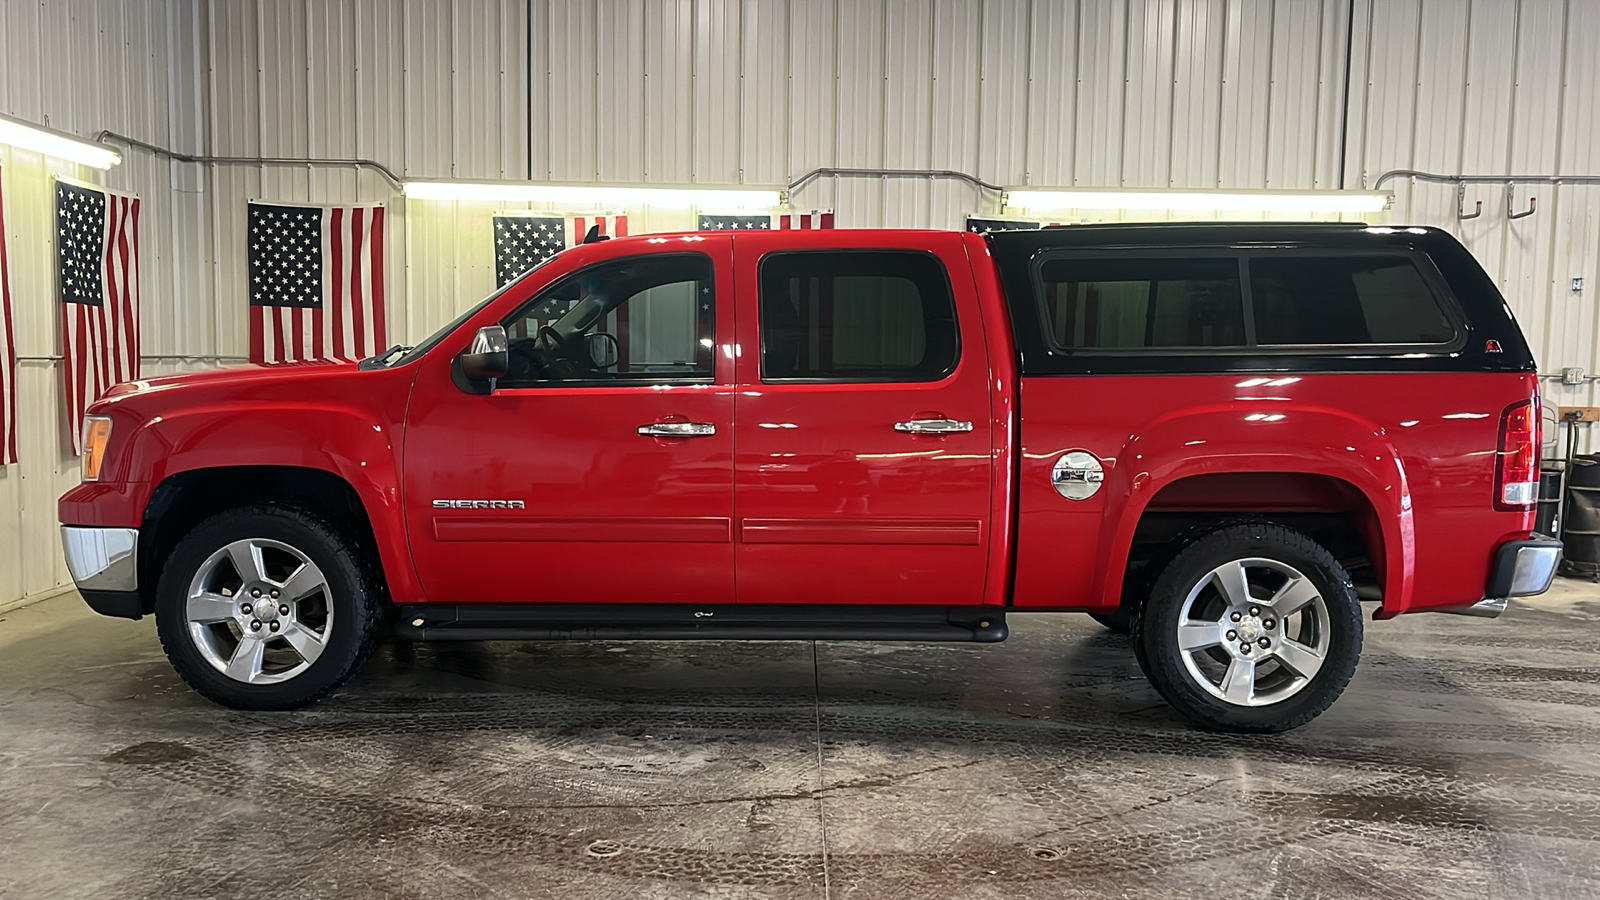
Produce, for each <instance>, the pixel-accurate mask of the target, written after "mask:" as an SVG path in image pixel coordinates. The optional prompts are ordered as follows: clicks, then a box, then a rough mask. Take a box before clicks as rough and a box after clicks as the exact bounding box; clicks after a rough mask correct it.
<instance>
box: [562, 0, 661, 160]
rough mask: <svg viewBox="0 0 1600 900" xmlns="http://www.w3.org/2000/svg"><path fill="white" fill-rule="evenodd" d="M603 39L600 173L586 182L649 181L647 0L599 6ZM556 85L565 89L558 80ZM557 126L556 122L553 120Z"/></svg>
mask: <svg viewBox="0 0 1600 900" xmlns="http://www.w3.org/2000/svg"><path fill="white" fill-rule="evenodd" d="M595 15H596V17H597V26H596V28H595V34H596V35H597V36H598V40H599V43H600V46H599V49H598V51H597V55H598V59H599V63H598V64H597V66H596V70H595V71H596V99H595V104H596V105H595V111H594V119H595V127H596V129H597V130H598V133H597V135H596V138H595V145H596V147H597V148H599V149H598V151H597V153H596V167H595V168H596V171H595V173H594V174H593V175H591V176H589V178H588V179H586V180H598V181H604V182H609V183H612V184H628V183H637V182H641V181H644V180H645V174H644V173H645V166H644V117H643V116H641V115H640V112H641V111H642V110H643V109H644V105H645V95H644V86H645V75H644V3H643V0H601V2H599V3H598V4H597V5H596V7H595ZM553 87H554V89H556V90H560V89H562V83H561V81H560V80H559V79H558V80H557V81H556V82H555V84H554V85H553ZM551 124H552V125H555V123H551Z"/></svg>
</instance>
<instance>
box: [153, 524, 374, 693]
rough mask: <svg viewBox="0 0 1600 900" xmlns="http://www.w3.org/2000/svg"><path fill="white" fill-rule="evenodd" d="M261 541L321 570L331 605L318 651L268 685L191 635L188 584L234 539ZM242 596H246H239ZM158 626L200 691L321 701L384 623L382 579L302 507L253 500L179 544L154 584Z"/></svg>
mask: <svg viewBox="0 0 1600 900" xmlns="http://www.w3.org/2000/svg"><path fill="white" fill-rule="evenodd" d="M257 539H264V540H269V541H274V542H279V543H281V544H284V545H288V546H289V547H292V548H294V549H295V550H296V551H298V552H299V553H301V554H303V555H304V556H305V557H306V558H307V559H309V560H310V561H311V562H312V563H314V564H315V565H316V567H317V568H318V569H319V570H321V573H322V575H323V577H324V579H325V584H326V589H325V591H323V592H322V593H320V594H318V595H317V596H318V599H317V601H316V602H318V603H320V604H325V606H326V607H327V609H328V612H327V616H328V618H327V619H326V623H327V624H326V632H325V633H324V635H323V638H324V640H323V645H322V649H321V651H320V655H317V656H316V658H315V659H314V660H312V661H311V662H310V663H309V665H307V666H306V667H305V669H304V671H301V672H299V674H295V675H292V676H290V677H287V678H285V680H282V681H279V682H275V683H270V684H251V683H248V682H246V681H241V680H236V679H234V678H232V677H229V676H228V675H227V674H225V673H224V672H222V671H220V670H219V669H217V668H216V667H215V665H213V664H212V663H211V662H209V661H208V660H207V658H206V656H205V655H204V653H202V651H201V650H200V648H199V646H197V643H196V640H195V639H193V638H191V635H190V630H189V624H188V616H187V613H186V609H187V603H188V595H189V587H190V584H191V582H192V581H193V580H194V579H195V578H196V576H197V573H198V572H199V571H200V568H201V566H202V565H203V564H205V563H206V561H207V560H208V559H210V558H211V557H212V556H213V554H215V553H217V552H218V551H219V550H221V549H222V548H224V547H227V546H228V545H229V544H230V543H233V542H235V541H242V540H257ZM239 598H240V599H241V600H242V599H244V598H243V594H240V595H239ZM155 607H156V632H157V634H159V635H160V638H161V647H162V649H163V650H165V651H166V654H167V658H168V659H169V660H171V661H172V665H173V668H175V669H177V670H178V674H179V675H180V676H182V677H183V680H184V681H185V682H187V683H188V684H189V686H190V687H192V688H194V689H195V690H196V691H198V692H199V693H200V694H202V695H204V696H206V697H208V698H210V699H211V700H214V701H216V702H217V703H221V704H222V705H224V706H229V707H232V708H234V709H250V710H272V709H294V708H297V707H301V706H305V705H307V704H310V703H314V702H316V701H317V700H320V699H322V698H323V697H325V696H327V695H328V694H330V693H332V692H333V691H334V690H336V689H338V688H339V686H341V685H343V684H344V683H345V682H346V681H348V680H349V679H350V677H351V676H352V675H354V674H355V672H356V670H357V669H359V668H360V667H361V664H362V663H363V662H365V661H366V658H367V656H368V654H370V653H371V652H372V648H373V645H374V644H375V643H376V639H377V632H378V628H379V625H380V624H381V622H382V621H383V604H382V599H381V593H380V591H379V590H378V588H377V579H376V577H375V576H374V573H373V572H372V571H371V569H370V568H369V567H368V566H367V565H366V564H365V562H364V560H363V557H362V554H361V552H360V551H359V549H358V548H357V547H356V545H355V544H354V542H353V541H351V540H350V539H349V538H348V537H346V536H344V535H342V534H340V533H339V532H338V531H337V530H335V529H334V528H333V527H332V526H330V525H329V524H328V523H326V522H324V521H322V520H321V519H319V518H317V517H316V516H313V515H311V514H310V513H307V512H305V511H303V510H299V509H294V508H290V507H282V506H275V505H265V506H251V507H244V508H241V509H234V510H229V511H227V512H224V513H219V514H218V515H215V516H212V517H211V518H209V519H206V520H205V521H203V522H201V523H200V524H199V525H197V526H195V528H194V530H192V531H190V532H189V534H188V535H186V536H185V537H184V538H183V540H181V541H179V542H178V545H177V547H176V548H174V550H173V552H172V555H171V556H170V557H168V559H167V561H166V565H165V566H164V567H163V568H162V570H161V577H160V580H159V581H158V582H157V585H156V604H155Z"/></svg>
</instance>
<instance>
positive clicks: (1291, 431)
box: [1095, 403, 1416, 615]
mask: <svg viewBox="0 0 1600 900" xmlns="http://www.w3.org/2000/svg"><path fill="white" fill-rule="evenodd" d="M1107 462H1108V463H1112V464H1111V465H1108V466H1107V473H1106V483H1105V486H1104V490H1105V491H1106V493H1107V495H1108V496H1107V500H1106V504H1105V510H1106V514H1105V517H1104V519H1103V521H1102V527H1101V533H1100V546H1101V547H1105V548H1110V549H1111V550H1112V551H1113V552H1110V553H1102V554H1099V556H1098V559H1097V568H1096V573H1095V594H1096V595H1098V596H1100V597H1102V598H1107V601H1108V602H1111V603H1115V600H1114V599H1111V598H1116V597H1119V596H1121V592H1122V581H1123V574H1124V561H1125V560H1126V559H1127V558H1128V554H1129V552H1130V550H1131V548H1132V546H1133V536H1134V531H1135V530H1136V529H1137V528H1138V525H1139V519H1140V518H1141V517H1142V516H1143V515H1144V512H1145V510H1146V508H1147V507H1148V506H1149V505H1150V501H1151V500H1152V499H1153V498H1154V497H1155V496H1156V495H1157V494H1158V493H1160V492H1161V490H1162V489H1163V488H1165V487H1167V486H1168V485H1171V484H1173V483H1174V482H1177V481H1179V480H1181V479H1184V478H1188V477H1190V476H1194V475H1208V474H1219V473H1242V472H1276V473H1295V474H1309V475H1324V476H1328V477H1331V478H1337V479H1339V480H1341V481H1344V482H1346V483H1348V484H1350V485H1351V486H1353V487H1354V488H1355V489H1356V490H1358V491H1360V492H1361V494H1362V496H1364V497H1365V498H1366V499H1367V502H1368V503H1370V504H1371V506H1372V509H1373V511H1374V513H1375V514H1376V518H1377V522H1378V525H1379V528H1380V530H1381V532H1382V539H1383V547H1382V548H1381V551H1382V562H1383V566H1382V568H1383V571H1384V585H1383V588H1384V613H1385V614H1386V615H1387V614H1393V613H1394V612H1397V611H1401V610H1403V609H1404V608H1405V607H1406V606H1407V605H1409V598H1410V597H1411V593H1412V586H1413V583H1414V579H1415V570H1416V546H1415V545H1416V535H1415V530H1414V523H1413V520H1412V508H1411V491H1410V488H1409V485H1408V482H1407V478H1406V471H1405V466H1404V464H1403V462H1402V458H1401V455H1400V453H1399V451H1398V450H1397V449H1396V447H1395V445H1394V443H1393V442H1392V441H1391V440H1390V439H1389V436H1388V435H1387V434H1386V433H1385V431H1384V429H1383V428H1382V427H1381V426H1379V425H1377V424H1375V423H1373V422H1371V421H1368V420H1365V419H1362V418H1360V417H1358V416H1356V415H1354V414H1352V413H1350V412H1348V411H1346V410H1341V409H1335V408H1330V407H1321V406H1318V407H1313V406H1291V405H1288V404H1283V403H1274V404H1272V405H1271V407H1270V408H1267V407H1265V406H1263V408H1262V411H1261V412H1254V411H1252V410H1249V409H1241V408H1240V407H1239V406H1238V405H1237V404H1219V405H1217V406H1213V407H1209V408H1200V409H1195V408H1192V407H1191V408H1187V409H1185V410H1184V411H1182V412H1177V413H1172V414H1169V415H1165V416H1163V417H1161V418H1158V419H1156V420H1154V421H1152V422H1151V423H1150V424H1149V425H1148V426H1146V427H1145V428H1144V429H1143V430H1141V431H1140V433H1138V434H1136V435H1134V436H1133V437H1132V438H1131V439H1130V440H1129V441H1128V442H1127V443H1126V444H1125V445H1124V446H1123V448H1122V452H1121V454H1120V455H1119V456H1118V457H1117V459H1116V460H1114V461H1111V460H1108V461H1107Z"/></svg>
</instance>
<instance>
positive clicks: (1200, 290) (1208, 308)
mask: <svg viewBox="0 0 1600 900" xmlns="http://www.w3.org/2000/svg"><path fill="white" fill-rule="evenodd" d="M1039 274H1040V277H1041V278H1042V280H1043V282H1044V304H1045V316H1046V318H1047V320H1048V321H1049V324H1050V333H1051V335H1052V337H1053V338H1054V341H1055V343H1056V345H1057V346H1060V347H1084V348H1095V347H1114V348H1124V347H1238V346H1243V345H1244V343H1245V334H1244V303H1243V301H1242V299H1241V296H1240V290H1239V263H1238V261H1237V260H1235V259H1232V258H1214V257H1213V258H1206V257H1191V258H1160V257H1126V258H1122V259H1054V260H1048V261H1046V262H1045V263H1044V265H1043V266H1042V267H1041V268H1040V272H1039Z"/></svg>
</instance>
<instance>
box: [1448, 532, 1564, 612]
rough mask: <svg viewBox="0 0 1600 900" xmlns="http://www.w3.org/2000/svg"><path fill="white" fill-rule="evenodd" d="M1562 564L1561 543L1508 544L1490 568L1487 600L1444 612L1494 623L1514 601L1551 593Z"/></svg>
mask: <svg viewBox="0 0 1600 900" xmlns="http://www.w3.org/2000/svg"><path fill="white" fill-rule="evenodd" d="M1560 562H1561V542H1560V541H1558V540H1554V539H1551V538H1541V537H1535V538H1532V539H1530V540H1525V541H1506V542H1505V543H1504V544H1501V545H1500V547H1499V548H1498V549H1496V550H1495V552H1494V562H1493V564H1492V565H1491V566H1490V568H1489V583H1488V585H1487V586H1486V587H1485V589H1484V592H1483V599H1482V600H1479V601H1478V602H1476V603H1471V604H1468V605H1466V606H1456V607H1451V608H1450V609H1446V610H1443V612H1452V613H1457V614H1459V615H1463V616H1481V617H1483V618H1487V619H1492V618H1494V617H1495V616H1498V615H1500V614H1501V613H1503V612H1505V611H1506V605H1507V601H1508V600H1509V599H1510V598H1512V597H1532V596H1533V595H1535V594H1542V593H1544V592H1545V591H1547V590H1549V589H1550V582H1551V581H1552V580H1554V579H1555V577H1556V566H1557V565H1559V564H1560Z"/></svg>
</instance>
